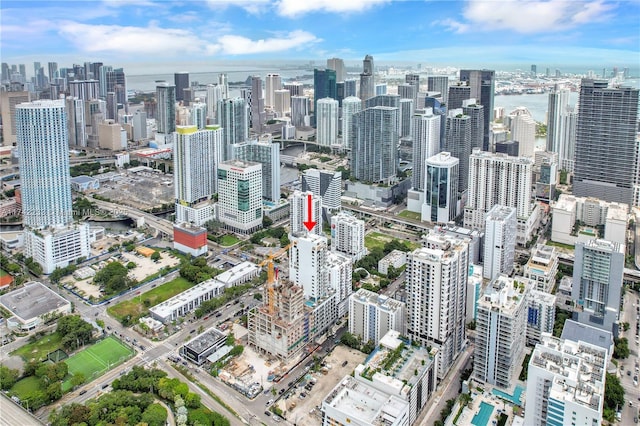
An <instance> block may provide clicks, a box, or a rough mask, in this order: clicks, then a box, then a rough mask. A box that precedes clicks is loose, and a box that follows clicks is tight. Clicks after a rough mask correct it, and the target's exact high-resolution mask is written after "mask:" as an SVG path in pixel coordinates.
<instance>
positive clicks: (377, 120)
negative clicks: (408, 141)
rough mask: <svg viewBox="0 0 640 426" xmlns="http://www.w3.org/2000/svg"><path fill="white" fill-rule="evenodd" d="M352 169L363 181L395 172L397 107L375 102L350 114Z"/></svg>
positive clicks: (381, 178)
mask: <svg viewBox="0 0 640 426" xmlns="http://www.w3.org/2000/svg"><path fill="white" fill-rule="evenodd" d="M353 122H354V141H353V144H352V146H351V172H352V173H353V176H354V177H355V178H356V179H358V180H361V181H364V182H370V183H374V182H387V181H389V180H390V179H391V178H393V177H395V175H396V166H397V164H396V158H397V152H398V150H397V144H398V108H393V107H386V106H377V107H373V108H367V109H365V110H363V111H361V112H358V113H355V114H354V115H353Z"/></svg>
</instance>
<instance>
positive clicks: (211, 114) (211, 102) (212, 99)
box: [206, 84, 223, 124]
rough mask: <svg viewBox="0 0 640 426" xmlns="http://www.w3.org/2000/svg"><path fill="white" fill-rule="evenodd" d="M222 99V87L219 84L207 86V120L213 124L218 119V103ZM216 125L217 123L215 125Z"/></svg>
mask: <svg viewBox="0 0 640 426" xmlns="http://www.w3.org/2000/svg"><path fill="white" fill-rule="evenodd" d="M221 99H223V98H222V86H220V85H219V84H209V85H207V98H206V102H207V118H208V119H209V120H211V121H212V122H214V123H215V121H216V120H217V118H218V114H217V111H218V101H219V100H221ZM216 124H218V123H216Z"/></svg>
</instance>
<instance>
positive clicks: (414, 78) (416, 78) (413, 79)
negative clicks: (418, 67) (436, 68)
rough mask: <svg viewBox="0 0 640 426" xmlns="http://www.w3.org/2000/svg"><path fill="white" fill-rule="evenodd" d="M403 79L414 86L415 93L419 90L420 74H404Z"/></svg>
mask: <svg viewBox="0 0 640 426" xmlns="http://www.w3.org/2000/svg"><path fill="white" fill-rule="evenodd" d="M404 81H405V82H406V83H409V84H411V85H412V86H415V88H416V93H417V92H419V91H420V74H406V75H405V76H404Z"/></svg>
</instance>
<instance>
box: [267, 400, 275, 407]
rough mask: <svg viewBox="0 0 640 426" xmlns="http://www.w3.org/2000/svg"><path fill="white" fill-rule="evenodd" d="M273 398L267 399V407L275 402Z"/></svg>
mask: <svg viewBox="0 0 640 426" xmlns="http://www.w3.org/2000/svg"><path fill="white" fill-rule="evenodd" d="M273 402H274V401H273V398H271V399H270V400H268V401H267V403H266V404H265V405H266V406H267V407H268V406H270V405H271V404H273Z"/></svg>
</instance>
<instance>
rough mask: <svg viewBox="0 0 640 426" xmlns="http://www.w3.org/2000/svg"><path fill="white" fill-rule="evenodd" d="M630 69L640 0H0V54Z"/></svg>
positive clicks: (142, 63) (133, 61) (66, 62)
mask: <svg viewBox="0 0 640 426" xmlns="http://www.w3.org/2000/svg"><path fill="white" fill-rule="evenodd" d="M366 54H371V55H372V56H373V57H374V59H375V61H376V64H379V63H385V62H386V63H393V62H396V61H397V62H409V63H421V64H423V66H424V65H426V66H430V65H451V66H486V67H492V66H496V65H508V64H512V65H518V66H526V67H527V69H528V66H529V65H528V64H540V65H538V66H539V68H544V67H550V68H551V69H554V68H555V67H563V66H564V67H567V66H568V67H573V66H576V67H579V66H585V67H592V68H593V69H596V70H598V69H601V68H603V67H607V68H612V67H614V66H618V67H620V68H622V67H625V66H629V67H632V68H638V66H639V64H640V2H639V1H637V0H628V1H616V2H612V1H605V0H545V1H522V0H488V1H487V0H466V1H454V0H448V1H428V0H413V1H412V0H401V1H393V0H275V1H268V0H197V1H191V0H181V1H170V0H161V1H154V0H105V1H99V0H93V1H71V0H70V1H30V0H15V1H12V0H3V1H2V2H1V3H0V56H1V57H2V62H8V63H10V64H13V63H26V64H29V65H28V66H27V73H28V74H31V73H32V72H33V70H32V69H31V68H32V65H31V63H32V62H33V61H40V62H43V63H46V62H48V61H57V62H58V63H59V64H60V66H71V64H73V63H83V62H85V61H101V62H104V63H106V64H111V65H113V66H123V65H126V67H127V68H126V70H127V71H130V68H131V67H132V68H137V69H138V72H140V70H142V69H143V68H144V67H147V66H150V65H149V64H154V63H174V64H175V63H176V62H184V63H193V62H210V61H220V62H230V61H238V62H239V63H248V62H258V61H265V60H268V61H274V60H278V61H280V60H282V61H294V60H305V61H308V60H315V61H324V60H325V59H326V58H330V57H339V58H343V59H344V60H345V63H347V65H356V64H357V63H360V64H361V61H362V58H364V56H365V55H366Z"/></svg>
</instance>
